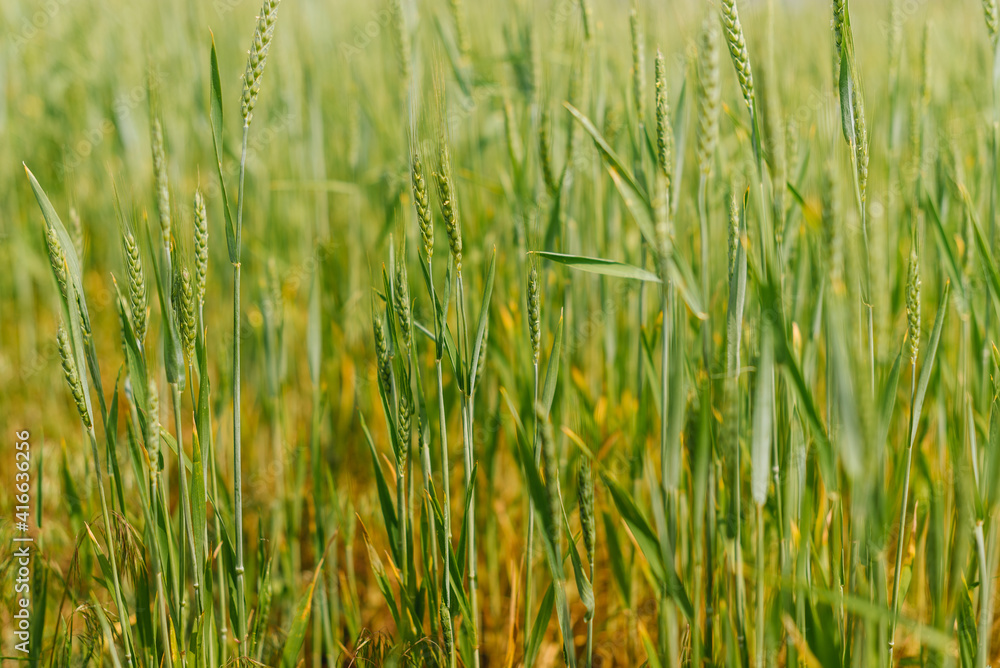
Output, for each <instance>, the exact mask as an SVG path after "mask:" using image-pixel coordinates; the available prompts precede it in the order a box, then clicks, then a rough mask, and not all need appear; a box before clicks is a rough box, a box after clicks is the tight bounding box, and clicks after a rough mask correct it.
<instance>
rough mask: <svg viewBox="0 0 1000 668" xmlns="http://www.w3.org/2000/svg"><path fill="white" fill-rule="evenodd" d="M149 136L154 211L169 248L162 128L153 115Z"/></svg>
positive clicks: (167, 201) (167, 190) (165, 163)
mask: <svg viewBox="0 0 1000 668" xmlns="http://www.w3.org/2000/svg"><path fill="white" fill-rule="evenodd" d="M150 123H151V125H150V134H151V136H152V145H153V180H154V185H155V187H156V210H157V211H158V212H159V214H160V235H161V237H162V238H163V247H164V248H169V247H170V184H169V183H168V180H167V157H166V153H165V151H164V148H163V126H162V125H161V123H160V118H159V117H158V116H156V115H155V114H154V115H153V118H152V120H151V122H150Z"/></svg>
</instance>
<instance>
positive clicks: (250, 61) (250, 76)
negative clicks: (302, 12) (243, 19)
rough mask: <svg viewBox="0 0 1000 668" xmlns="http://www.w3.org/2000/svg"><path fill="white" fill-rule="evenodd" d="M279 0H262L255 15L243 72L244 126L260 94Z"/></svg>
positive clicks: (251, 115) (248, 121)
mask: <svg viewBox="0 0 1000 668" xmlns="http://www.w3.org/2000/svg"><path fill="white" fill-rule="evenodd" d="M279 2H281V0H264V4H263V5H262V6H261V8H260V15H259V16H258V17H257V26H256V27H255V28H254V32H253V40H252V41H251V42H250V51H249V53H248V54H247V69H246V72H245V73H244V74H243V96H242V99H241V103H242V108H241V111H242V113H243V125H244V127H249V126H250V121H251V119H252V118H253V108H254V105H255V104H256V103H257V96H258V95H259V94H260V78H261V76H262V75H263V74H264V65H265V64H266V63H267V52H268V50H270V48H271V40H272V39H273V38H274V25H275V22H276V21H277V18H278V3H279Z"/></svg>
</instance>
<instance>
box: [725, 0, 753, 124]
mask: <svg viewBox="0 0 1000 668" xmlns="http://www.w3.org/2000/svg"><path fill="white" fill-rule="evenodd" d="M722 28H723V32H724V33H725V35H726V44H728V45H729V55H730V57H731V58H732V59H733V65H734V66H735V67H736V76H737V77H738V78H739V80H740V91H741V92H742V93H743V100H744V101H745V102H746V105H747V109H749V110H750V114H751V116H752V115H753V113H754V111H753V103H754V88H753V71H752V70H751V69H750V54H749V53H748V52H747V42H746V38H745V37H744V36H743V26H742V25H741V24H740V13H739V10H738V9H737V8H736V0H722Z"/></svg>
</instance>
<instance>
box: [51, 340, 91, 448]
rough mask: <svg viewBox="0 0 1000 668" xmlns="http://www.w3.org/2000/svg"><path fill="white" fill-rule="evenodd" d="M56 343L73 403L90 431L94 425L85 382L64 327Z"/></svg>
mask: <svg viewBox="0 0 1000 668" xmlns="http://www.w3.org/2000/svg"><path fill="white" fill-rule="evenodd" d="M56 341H57V342H58V344H59V358H60V359H61V360H62V368H63V375H64V376H65V377H66V384H67V385H69V390H70V392H71V393H72V395H73V403H75V404H76V410H77V412H78V413H79V414H80V419H81V420H83V425H84V426H85V427H86V428H87V429H90V428H91V427H92V423H91V421H90V411H89V410H87V400H86V397H84V394H83V382H82V381H81V380H80V374H79V372H78V371H77V368H76V361H75V359H74V357H73V348H72V346H71V345H70V342H69V335H68V334H66V329H65V328H64V327H63V326H62V325H60V326H59V331H58V332H57V333H56Z"/></svg>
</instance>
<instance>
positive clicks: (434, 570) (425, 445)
mask: <svg viewBox="0 0 1000 668" xmlns="http://www.w3.org/2000/svg"><path fill="white" fill-rule="evenodd" d="M435 320H437V318H435ZM409 352H410V356H409V358H408V359H409V362H408V363H409V366H410V369H411V370H412V373H413V374H414V380H415V382H416V384H417V391H418V392H421V393H423V382H422V381H421V380H420V365H419V364H418V363H417V357H416V349H415V347H414V346H412V345H411V347H410V351H409ZM417 441H418V442H419V443H420V470H421V473H422V474H423V478H424V493H425V494H427V497H428V498H430V494H431V493H432V492H433V489H434V484H433V478H432V469H431V449H430V442H429V441H428V440H427V439H425V438H424V434H423V430H422V429H419V428H418V433H417ZM410 497H411V512H412V497H413V478H412V475H411V477H410ZM426 503H427V502H426V499H425V500H424V504H425V507H426V508H427V515H428V517H427V524H428V529H429V530H430V533H431V535H432V536H433V535H435V534H436V533H437V526H436V523H437V520H436V518H435V517H434V513H433V512H431V510H430V508H429V507H427V506H426ZM430 543H431V578H432V582H437V574H438V564H439V562H438V543H437V541H436V540H431V541H430ZM439 593H440V592H439ZM431 598H432V599H433V600H432V603H434V605H433V606H432V607H431V608H430V609H431V611H432V612H431V614H430V620H431V632H432V635H434V630H435V629H436V628H437V623H436V622H435V621H434V620H435V619H436V618H437V617H439V616H440V615H434V613H433V610H435V609H436V608H437V607H439V596H438V595H432V596H431Z"/></svg>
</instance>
